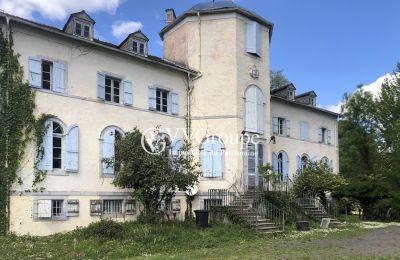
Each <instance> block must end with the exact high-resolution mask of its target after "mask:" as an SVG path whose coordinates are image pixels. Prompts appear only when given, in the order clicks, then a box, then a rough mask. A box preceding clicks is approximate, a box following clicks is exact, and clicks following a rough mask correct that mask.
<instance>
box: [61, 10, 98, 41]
mask: <svg viewBox="0 0 400 260" xmlns="http://www.w3.org/2000/svg"><path fill="white" fill-rule="evenodd" d="M94 24H95V21H94V20H93V19H92V18H91V17H90V16H89V15H88V14H87V13H86V12H85V11H81V12H78V13H73V14H71V15H70V17H69V19H68V21H67V23H66V24H65V25H64V28H63V31H65V32H67V33H70V34H73V35H76V36H79V37H83V38H88V39H92V38H93V26H94Z"/></svg>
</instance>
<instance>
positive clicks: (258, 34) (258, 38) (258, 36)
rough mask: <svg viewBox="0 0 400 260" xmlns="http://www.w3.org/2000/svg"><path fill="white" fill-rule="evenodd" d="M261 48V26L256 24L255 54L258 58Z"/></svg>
mask: <svg viewBox="0 0 400 260" xmlns="http://www.w3.org/2000/svg"><path fill="white" fill-rule="evenodd" d="M261 48H262V42H261V26H260V24H258V23H256V53H257V55H258V56H260V57H261Z"/></svg>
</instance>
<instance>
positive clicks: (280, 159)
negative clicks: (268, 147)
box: [272, 151, 289, 182]
mask: <svg viewBox="0 0 400 260" xmlns="http://www.w3.org/2000/svg"><path fill="white" fill-rule="evenodd" d="M288 164H289V159H288V155H287V153H286V152H284V151H281V152H279V153H278V154H275V153H273V154H272V165H273V167H274V172H275V174H276V175H278V176H279V180H280V181H284V182H286V181H287V180H288V178H289V167H288Z"/></svg>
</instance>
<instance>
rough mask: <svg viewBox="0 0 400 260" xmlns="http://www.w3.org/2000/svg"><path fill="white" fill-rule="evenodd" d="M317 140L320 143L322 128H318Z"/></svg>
mask: <svg viewBox="0 0 400 260" xmlns="http://www.w3.org/2000/svg"><path fill="white" fill-rule="evenodd" d="M318 142H320V143H322V128H318Z"/></svg>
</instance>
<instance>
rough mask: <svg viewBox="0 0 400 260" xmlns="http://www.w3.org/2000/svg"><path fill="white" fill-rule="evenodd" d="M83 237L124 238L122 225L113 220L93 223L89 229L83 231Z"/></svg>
mask: <svg viewBox="0 0 400 260" xmlns="http://www.w3.org/2000/svg"><path fill="white" fill-rule="evenodd" d="M82 233H83V236H84V237H86V238H93V237H97V238H100V239H107V240H110V239H120V238H122V236H123V227H122V224H121V223H118V222H115V221H113V220H105V219H102V220H100V221H98V222H94V223H91V224H90V225H89V226H88V227H87V228H84V229H82Z"/></svg>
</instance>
